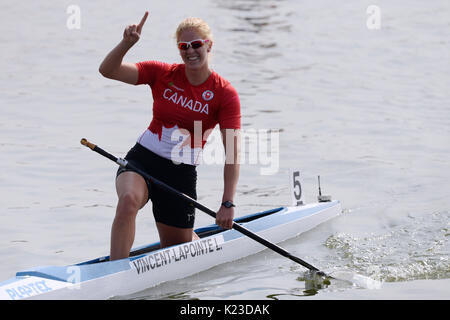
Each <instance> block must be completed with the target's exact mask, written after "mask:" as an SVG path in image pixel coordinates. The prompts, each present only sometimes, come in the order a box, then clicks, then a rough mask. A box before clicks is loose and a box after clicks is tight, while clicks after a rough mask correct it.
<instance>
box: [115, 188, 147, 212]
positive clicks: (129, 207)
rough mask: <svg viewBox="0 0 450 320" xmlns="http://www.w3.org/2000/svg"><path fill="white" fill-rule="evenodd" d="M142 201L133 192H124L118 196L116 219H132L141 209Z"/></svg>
mask: <svg viewBox="0 0 450 320" xmlns="http://www.w3.org/2000/svg"><path fill="white" fill-rule="evenodd" d="M142 202H143V200H142V199H141V197H140V196H139V195H137V194H136V193H135V192H132V191H131V192H124V193H122V194H120V195H119V201H118V204H117V212H116V217H118V218H134V217H135V216H136V214H137V212H138V211H139V209H140V208H141V207H142Z"/></svg>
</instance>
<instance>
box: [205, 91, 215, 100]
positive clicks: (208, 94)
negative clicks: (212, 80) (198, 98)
mask: <svg viewBox="0 0 450 320" xmlns="http://www.w3.org/2000/svg"><path fill="white" fill-rule="evenodd" d="M202 97H203V99H204V100H205V101H209V100H211V99H212V98H214V92H212V91H211V90H205V91H204V92H203V94H202Z"/></svg>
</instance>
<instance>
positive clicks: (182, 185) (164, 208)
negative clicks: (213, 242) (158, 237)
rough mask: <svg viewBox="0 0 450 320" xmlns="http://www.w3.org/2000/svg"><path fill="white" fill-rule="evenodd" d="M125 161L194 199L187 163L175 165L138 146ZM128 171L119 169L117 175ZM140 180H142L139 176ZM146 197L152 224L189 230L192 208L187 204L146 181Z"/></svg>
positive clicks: (193, 180) (194, 174)
mask: <svg viewBox="0 0 450 320" xmlns="http://www.w3.org/2000/svg"><path fill="white" fill-rule="evenodd" d="M125 159H126V160H127V161H128V162H129V163H130V164H132V165H133V166H135V167H137V168H138V169H139V170H142V171H143V172H145V173H147V174H149V175H150V176H152V177H154V178H156V179H158V180H160V181H161V182H164V183H165V184H167V185H169V186H171V187H172V188H174V189H176V190H178V191H180V192H182V193H184V194H186V195H188V196H190V197H191V198H193V199H197V191H196V186H197V170H196V167H195V166H193V165H189V164H183V163H181V164H175V163H173V162H172V161H171V160H168V159H165V158H163V157H160V156H159V155H157V154H156V153H154V152H152V151H150V150H148V149H147V148H145V147H143V146H141V145H140V144H139V143H136V145H135V146H134V147H133V148H131V150H130V151H128V153H127V155H126V156H125ZM125 171H133V170H132V169H128V168H123V167H120V168H119V170H117V176H119V174H121V173H122V172H125ZM143 178H144V177H143ZM144 180H145V182H146V183H147V188H148V196H149V199H150V200H151V201H152V204H153V216H154V217H155V221H156V222H161V223H164V224H166V225H169V226H172V227H178V228H192V227H193V226H194V220H195V207H194V206H192V205H191V204H190V203H189V202H187V201H185V200H183V199H181V198H179V197H178V196H176V195H174V194H172V193H170V192H169V191H167V190H165V189H164V188H163V187H160V186H158V185H156V184H154V183H152V182H151V181H149V180H148V179H146V178H144Z"/></svg>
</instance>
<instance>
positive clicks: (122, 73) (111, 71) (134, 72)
mask: <svg viewBox="0 0 450 320" xmlns="http://www.w3.org/2000/svg"><path fill="white" fill-rule="evenodd" d="M147 17H148V12H147V11H146V12H145V14H144V16H143V17H142V19H141V22H140V23H139V24H138V25H135V24H134V25H130V26H128V27H126V28H125V30H124V32H123V39H122V41H120V43H119V44H118V45H117V46H116V47H115V48H114V49H112V50H111V52H110V53H108V55H107V56H106V57H105V59H104V60H103V62H102V63H101V65H100V67H99V72H100V73H101V74H102V75H103V76H104V77H106V78H109V79H114V80H119V81H122V82H125V83H129V84H136V83H137V81H138V76H139V72H138V69H137V67H136V65H135V64H134V63H127V62H122V60H123V57H124V56H125V54H126V53H127V52H128V50H130V48H131V47H132V46H133V45H134V44H135V43H136V42H138V41H139V38H140V36H141V32H142V27H143V26H144V23H145V20H147Z"/></svg>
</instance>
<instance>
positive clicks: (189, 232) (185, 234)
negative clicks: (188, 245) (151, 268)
mask: <svg viewBox="0 0 450 320" xmlns="http://www.w3.org/2000/svg"><path fill="white" fill-rule="evenodd" d="M156 227H157V228H158V233H159V239H160V243H161V248H165V247H170V246H173V245H176V244H179V243H183V242H190V241H193V240H198V239H200V238H199V237H198V236H197V234H196V233H195V232H194V231H193V228H177V227H172V226H169V225H167V224H164V223H161V222H157V223H156Z"/></svg>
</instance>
